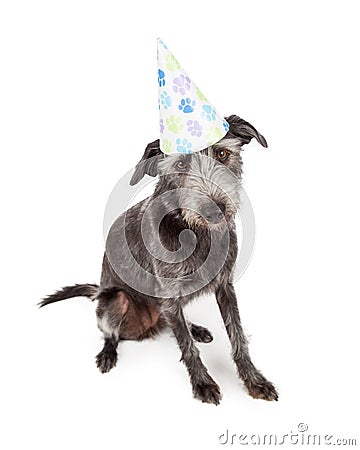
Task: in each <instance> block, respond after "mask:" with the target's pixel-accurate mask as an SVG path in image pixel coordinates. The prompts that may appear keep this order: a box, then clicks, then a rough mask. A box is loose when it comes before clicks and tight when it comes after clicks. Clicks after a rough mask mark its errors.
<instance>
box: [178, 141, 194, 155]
mask: <svg viewBox="0 0 360 450" xmlns="http://www.w3.org/2000/svg"><path fill="white" fill-rule="evenodd" d="M176 144H177V147H176V150H177V151H178V152H179V153H191V152H192V151H191V147H192V143H191V142H189V141H188V140H187V139H176Z"/></svg>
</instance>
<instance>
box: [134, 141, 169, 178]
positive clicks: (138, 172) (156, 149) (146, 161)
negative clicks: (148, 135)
mask: <svg viewBox="0 0 360 450" xmlns="http://www.w3.org/2000/svg"><path fill="white" fill-rule="evenodd" d="M163 155H164V154H163V153H162V151H161V150H160V141H159V139H156V141H154V142H150V144H148V145H147V147H146V149H145V152H144V154H143V157H142V158H141V159H140V161H139V162H138V163H137V164H136V167H135V172H134V175H133V176H132V177H131V180H130V185H131V186H134V184H136V183H138V182H139V181H140V180H141V178H142V177H143V176H144V175H145V174H146V173H147V174H148V175H150V176H151V177H156V175H157V174H158V171H157V165H158V161H159V158H161V157H163Z"/></svg>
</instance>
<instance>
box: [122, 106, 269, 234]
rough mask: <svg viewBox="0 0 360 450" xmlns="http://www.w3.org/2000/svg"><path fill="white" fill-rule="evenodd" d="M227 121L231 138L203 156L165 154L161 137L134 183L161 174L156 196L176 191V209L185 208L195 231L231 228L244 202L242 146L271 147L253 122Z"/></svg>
mask: <svg viewBox="0 0 360 450" xmlns="http://www.w3.org/2000/svg"><path fill="white" fill-rule="evenodd" d="M226 121H227V122H228V124H229V126H230V128H229V131H228V132H227V134H226V135H225V136H224V137H223V138H222V139H221V140H220V141H219V142H217V143H216V144H214V145H212V146H211V147H208V148H206V149H204V150H202V151H200V152H196V153H192V154H176V155H164V153H162V152H161V150H160V146H159V145H160V144H159V139H157V140H156V141H154V142H151V143H150V144H148V146H147V147H146V149H145V152H144V155H143V157H142V159H141V160H140V162H139V163H138V164H137V166H136V169H135V172H134V175H133V176H132V178H131V181H130V184H131V185H134V184H136V183H138V182H139V181H140V180H141V179H142V178H143V176H144V175H145V174H148V175H150V176H153V177H155V176H157V175H158V176H159V182H158V184H157V186H156V188H155V193H154V195H156V196H160V195H161V194H164V193H167V194H168V193H169V192H171V194H172V201H171V204H172V207H174V205H175V206H176V208H177V209H178V210H180V212H181V215H182V217H183V219H184V220H185V221H186V222H187V223H188V225H189V226H190V227H201V228H210V229H221V228H223V227H225V226H226V223H227V222H228V221H229V220H230V219H231V218H232V217H233V216H234V215H235V214H236V211H237V209H238V207H239V203H240V198H239V195H240V183H241V174H242V159H241V153H240V152H241V150H242V146H243V145H245V144H248V143H249V142H250V141H251V139H252V138H255V139H256V140H257V141H258V142H259V143H260V144H261V145H262V146H263V147H267V143H266V140H265V138H264V137H263V136H262V135H261V134H260V133H258V131H257V130H256V129H255V128H254V127H253V126H252V125H251V124H250V123H248V122H246V121H245V120H243V119H240V117H238V116H236V115H232V116H229V117H226ZM167 198H168V197H167ZM169 212H170V211H169Z"/></svg>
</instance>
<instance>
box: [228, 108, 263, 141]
mask: <svg viewBox="0 0 360 450" xmlns="http://www.w3.org/2000/svg"><path fill="white" fill-rule="evenodd" d="M225 120H226V121H227V123H228V124H229V125H230V129H229V133H230V134H232V135H233V136H234V137H236V138H239V139H240V141H241V145H244V144H248V143H249V142H250V141H251V139H252V138H255V139H256V140H257V141H258V142H259V144H261V145H262V146H263V147H267V146H268V145H267V142H266V139H265V138H264V136H262V135H261V134H260V133H259V132H258V131H257V130H256V129H255V128H254V127H253V126H252V125H251V124H250V123H249V122H246V121H245V120H243V119H240V117H239V116H236V115H235V114H233V115H232V116H229V117H225Z"/></svg>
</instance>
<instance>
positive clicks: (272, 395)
mask: <svg viewBox="0 0 360 450" xmlns="http://www.w3.org/2000/svg"><path fill="white" fill-rule="evenodd" d="M245 386H246V389H247V390H248V392H249V394H250V395H251V397H253V398H260V399H262V400H268V401H270V402H271V401H273V400H275V401H277V400H278V398H279V396H278V393H277V391H276V389H275V387H274V385H273V384H272V383H270V381H267V379H266V378H264V377H262V379H261V380H259V381H256V382H245Z"/></svg>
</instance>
